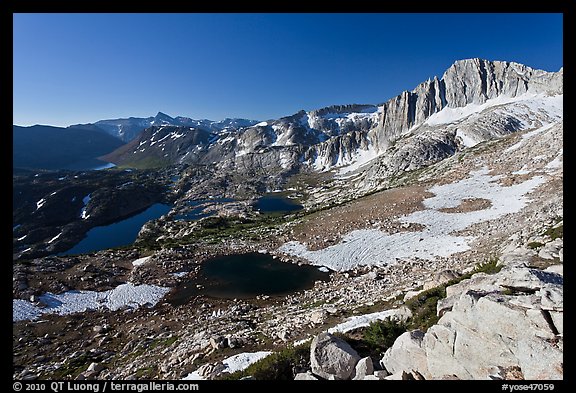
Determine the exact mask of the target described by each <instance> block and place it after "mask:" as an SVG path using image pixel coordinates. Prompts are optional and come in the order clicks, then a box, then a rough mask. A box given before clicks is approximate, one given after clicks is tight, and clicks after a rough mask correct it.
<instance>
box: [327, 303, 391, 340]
mask: <svg viewBox="0 0 576 393" xmlns="http://www.w3.org/2000/svg"><path fill="white" fill-rule="evenodd" d="M397 311H398V310H396V309H391V310H385V311H379V312H373V313H371V314H364V315H357V316H354V317H350V318H348V319H347V320H346V322H342V323H339V324H338V325H336V326H334V327H331V328H330V329H328V333H331V334H334V333H346V332H349V331H350V330H354V329H358V328H361V327H367V326H368V325H370V323H371V322H374V321H383V320H385V319H387V318H390V317H391V316H392V315H394V314H396V313H397Z"/></svg>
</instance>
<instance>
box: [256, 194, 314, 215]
mask: <svg viewBox="0 0 576 393" xmlns="http://www.w3.org/2000/svg"><path fill="white" fill-rule="evenodd" d="M254 207H255V208H256V209H257V210H258V211H260V213H291V212H295V211H298V210H302V208H303V207H302V205H299V204H298V203H296V202H294V201H292V200H291V199H288V198H285V197H283V196H280V195H272V194H269V195H264V196H263V197H260V198H258V200H257V201H256V204H254Z"/></svg>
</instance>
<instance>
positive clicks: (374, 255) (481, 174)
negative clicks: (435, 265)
mask: <svg viewBox="0 0 576 393" xmlns="http://www.w3.org/2000/svg"><path fill="white" fill-rule="evenodd" d="M488 173H489V170H488V168H482V169H481V170H478V171H475V172H471V177H469V178H467V179H463V180H461V181H459V182H456V183H450V184H446V185H441V186H434V187H432V188H430V189H429V191H430V192H432V193H434V194H436V195H435V196H434V197H432V198H427V199H425V200H424V206H425V210H421V211H417V212H414V213H411V214H409V215H407V216H404V217H402V218H400V219H399V221H400V222H404V223H415V224H421V225H424V229H423V230H422V231H415V232H398V233H395V234H392V235H390V234H388V233H385V232H382V231H380V230H376V229H362V230H355V231H352V232H350V233H348V234H347V235H345V236H344V237H343V238H342V240H341V242H340V243H338V244H335V245H333V246H330V247H327V248H324V249H321V250H317V251H310V250H308V249H307V247H306V246H305V245H304V244H302V243H300V242H297V241H291V242H288V243H285V244H284V245H282V246H281V247H280V248H279V249H278V251H280V252H283V253H286V254H290V255H294V256H298V257H301V258H304V259H307V260H308V261H310V263H311V264H312V265H316V266H326V267H328V268H330V269H332V270H337V271H345V270H350V269H353V268H354V267H356V266H359V265H367V266H371V265H376V266H384V265H388V264H395V263H398V262H400V261H402V260H404V259H412V258H420V259H424V260H434V259H435V258H437V257H447V256H450V255H452V254H454V253H457V252H462V251H466V250H468V249H470V246H469V243H470V242H471V241H472V240H473V239H474V238H473V237H471V236H455V235H452V233H453V232H455V231H460V230H463V229H465V228H467V227H469V226H470V225H472V224H475V223H480V222H484V221H489V220H494V219H498V218H501V217H503V216H505V215H506V214H511V213H516V212H519V211H520V210H522V209H523V208H524V206H526V204H527V203H528V202H529V199H528V198H527V197H526V196H525V195H526V194H527V193H529V192H531V191H532V190H533V189H535V188H536V187H538V186H539V185H541V184H543V183H544V182H545V180H544V178H543V177H542V176H535V177H533V178H531V179H529V180H526V181H524V182H523V183H520V184H515V185H512V186H509V187H503V186H501V185H500V184H498V183H497V182H496V180H498V179H500V178H501V177H502V176H500V175H499V176H490V175H489V174H488ZM466 198H484V199H488V200H489V201H490V202H491V206H490V208H488V209H484V210H477V211H471V212H464V213H448V212H441V211H439V210H440V209H443V208H450V207H456V206H458V205H460V203H461V202H462V201H463V200H464V199H466ZM375 245H378V246H377V247H375Z"/></svg>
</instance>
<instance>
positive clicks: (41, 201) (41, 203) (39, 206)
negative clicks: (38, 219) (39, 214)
mask: <svg viewBox="0 0 576 393" xmlns="http://www.w3.org/2000/svg"><path fill="white" fill-rule="evenodd" d="M45 203H46V199H44V198H42V199H40V200H39V201H38V202H36V210H38V209H40V208H41V207H42V206H44V204H45Z"/></svg>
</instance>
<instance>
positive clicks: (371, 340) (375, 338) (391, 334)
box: [364, 319, 407, 351]
mask: <svg viewBox="0 0 576 393" xmlns="http://www.w3.org/2000/svg"><path fill="white" fill-rule="evenodd" d="M406 329H407V326H406V324H404V323H402V322H397V321H394V320H390V319H385V320H383V321H374V322H372V323H370V325H369V326H368V327H367V328H366V330H364V341H365V342H366V343H367V344H368V345H369V346H370V347H372V348H375V349H382V350H383V351H385V350H386V349H388V348H390V347H391V346H392V344H394V341H396V339H397V338H398V337H399V336H400V335H401V334H402V333H404V332H405V331H406Z"/></svg>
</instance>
